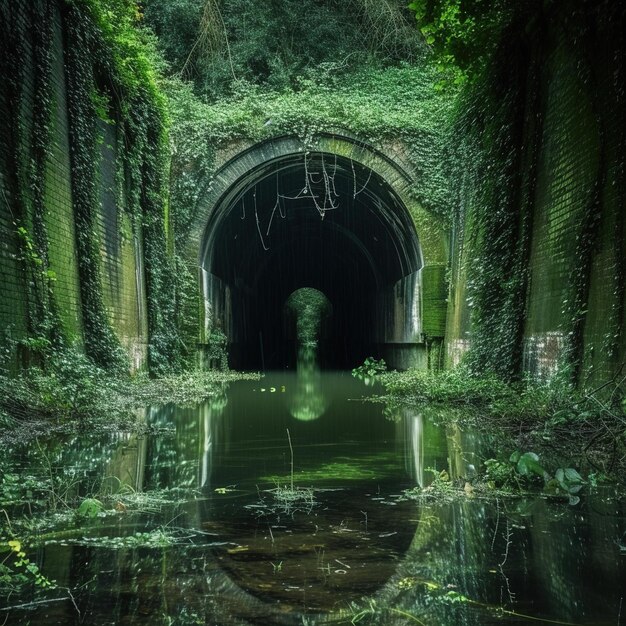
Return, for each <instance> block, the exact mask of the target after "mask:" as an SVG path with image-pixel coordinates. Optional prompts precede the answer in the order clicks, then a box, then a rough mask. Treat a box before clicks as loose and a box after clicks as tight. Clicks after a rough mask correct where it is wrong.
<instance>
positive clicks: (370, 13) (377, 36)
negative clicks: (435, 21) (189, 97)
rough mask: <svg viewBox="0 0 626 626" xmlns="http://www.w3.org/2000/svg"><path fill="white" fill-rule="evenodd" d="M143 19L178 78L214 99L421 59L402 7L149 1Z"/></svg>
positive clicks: (302, 0)
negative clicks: (332, 70)
mask: <svg viewBox="0 0 626 626" xmlns="http://www.w3.org/2000/svg"><path fill="white" fill-rule="evenodd" d="M145 17H146V22H147V24H148V25H149V26H150V27H152V28H153V29H154V31H155V32H156V34H157V36H158V37H159V43H160V46H161V49H162V50H163V52H164V54H165V56H166V58H167V59H168V60H169V61H170V63H171V64H172V69H173V70H174V72H175V73H182V75H183V76H185V77H189V78H192V79H193V80H194V82H195V84H196V88H197V89H198V90H199V91H200V92H202V93H205V94H209V95H210V96H211V97H214V98H215V97H217V98H219V97H222V96H224V95H226V94H228V93H229V92H230V91H231V89H232V88H233V86H236V84H237V82H238V81H245V82H248V83H253V84H258V85H265V86H268V87H270V88H271V89H277V90H283V89H285V88H288V87H296V86H297V83H298V77H300V76H302V75H303V74H314V73H317V71H318V68H319V67H321V66H323V65H324V64H326V63H331V64H335V65H336V66H337V67H338V68H340V71H341V72H342V73H344V72H349V71H351V70H353V69H354V68H358V67H360V66H362V65H364V64H370V65H372V64H378V65H382V64H389V63H393V62H397V61H399V60H402V59H411V60H413V59H415V58H416V57H418V56H419V55H421V54H423V45H422V44H421V41H420V37H419V34H418V33H417V31H416V29H414V28H413V26H412V24H411V23H410V13H409V12H408V11H407V10H406V8H405V6H404V4H403V3H402V2H400V1H398V0H377V1H375V2H373V1H372V0H349V1H348V2H335V1H333V2H329V3H320V2H316V1H315V0H281V1H280V2H277V1H273V2H266V3H261V4H258V3H257V4H251V3H249V2H245V1H244V0H220V1H217V0H208V1H206V2H202V1H200V0H175V1H174V2H170V1H167V2H166V1H164V0H149V1H148V2H146V10H145Z"/></svg>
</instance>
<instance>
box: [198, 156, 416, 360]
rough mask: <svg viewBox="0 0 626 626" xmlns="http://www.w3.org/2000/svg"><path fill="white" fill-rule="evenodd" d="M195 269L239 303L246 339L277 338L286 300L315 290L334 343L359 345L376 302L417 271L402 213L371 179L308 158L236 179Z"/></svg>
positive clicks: (347, 165) (328, 160)
mask: <svg viewBox="0 0 626 626" xmlns="http://www.w3.org/2000/svg"><path fill="white" fill-rule="evenodd" d="M201 262H202V266H203V268H204V269H205V270H206V271H208V272H210V273H211V274H213V275H214V276H217V277H218V278H219V279H220V280H221V281H223V282H224V283H225V284H226V285H228V287H229V289H230V290H231V292H232V293H233V294H237V297H238V298H240V299H244V300H245V301H246V302H245V305H246V306H245V307H241V306H240V307H239V308H247V310H249V311H250V312H249V314H248V319H247V320H244V321H243V322H242V324H243V326H245V334H247V335H250V334H252V335H254V334H256V333H258V332H263V333H265V336H266V337H271V336H272V335H278V334H279V330H278V326H277V325H278V321H277V320H278V318H280V316H281V311H282V307H283V305H284V303H285V301H286V299H287V298H288V296H289V294H291V293H292V292H293V291H294V290H296V289H298V288H301V287H314V288H316V289H319V290H320V291H322V292H323V293H324V294H325V295H326V296H327V297H328V298H329V300H330V301H331V304H332V306H333V311H334V317H335V318H336V319H335V322H336V324H335V326H336V328H335V334H336V335H337V336H339V335H341V336H346V335H351V334H352V335H356V334H360V335H361V337H365V336H366V335H367V333H368V328H367V325H368V324H369V325H370V328H369V333H370V335H371V324H372V323H373V315H374V311H373V308H372V301H373V299H374V298H375V296H376V294H377V293H378V292H379V291H380V290H381V289H383V288H385V287H386V286H391V285H393V284H394V283H395V282H397V281H398V280H400V279H401V278H402V277H403V276H406V275H408V274H411V273H412V272H415V271H416V270H418V269H419V268H420V267H421V256H420V248H419V243H418V239H417V235H416V232H415V227H414V225H413V222H412V220H411V217H410V215H409V213H408V211H407V209H406V208H405V207H404V205H403V204H402V203H401V201H400V200H399V199H398V197H397V196H396V194H395V193H394V192H393V190H392V189H391V188H390V186H389V185H388V184H387V183H386V182H385V181H384V180H383V179H382V178H381V177H380V176H379V175H378V174H376V173H375V172H373V171H372V170H370V169H367V168H365V167H363V166H362V165H360V164H357V163H356V162H353V161H351V160H350V159H347V158H344V157H336V156H334V155H329V154H321V153H314V154H307V155H304V154H296V155H290V156H288V157H283V158H281V159H278V160H274V161H271V162H267V163H265V164H263V165H262V166H260V167H258V168H257V169H255V170H253V171H250V172H248V173H247V174H246V175H245V176H243V177H241V178H240V180H239V181H238V182H237V183H236V184H234V185H233V186H232V187H231V188H230V190H229V191H228V192H227V193H226V195H225V196H224V197H223V198H222V201H221V202H220V203H219V204H218V206H217V207H216V208H215V210H214V212H213V215H212V219H211V220H210V222H209V224H208V226H207V229H206V231H205V237H204V242H203V252H202V259H201ZM271 326H274V327H275V330H274V331H273V333H272V331H270V330H269V327H271ZM234 334H236V335H238V336H241V335H242V329H241V328H240V329H236V332H235V333H234ZM364 341H365V340H364V339H363V340H361V341H360V344H364ZM357 343H358V342H357ZM363 350H365V347H364V345H362V347H361V349H360V350H357V352H359V353H360V352H361V351H363ZM360 357H361V355H360V354H359V357H358V358H360Z"/></svg>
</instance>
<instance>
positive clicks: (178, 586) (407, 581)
mask: <svg viewBox="0 0 626 626" xmlns="http://www.w3.org/2000/svg"><path fill="white" fill-rule="evenodd" d="M374 391H378V390H374ZM370 393H372V389H371V388H368V387H366V386H365V385H364V384H363V383H361V382H359V381H357V380H355V379H353V378H352V377H351V376H350V375H349V374H347V373H333V372H323V373H319V372H315V371H307V372H304V373H302V372H301V373H300V375H297V374H295V373H286V372H277V373H272V374H269V375H267V376H266V377H265V378H263V379H262V381H260V382H259V381H240V382H236V383H231V384H230V386H229V388H228V389H225V390H224V393H223V394H222V395H220V396H219V397H216V398H213V399H212V400H210V401H207V402H205V403H204V404H202V405H200V406H196V407H178V406H173V405H168V406H164V407H159V408H153V409H151V410H149V411H148V412H147V417H146V419H147V421H148V425H149V426H150V427H151V431H150V432H151V433H152V434H150V435H146V436H141V437H139V436H135V435H132V436H130V435H125V436H122V435H119V434H118V435H109V436H98V437H93V436H91V437H90V436H82V437H72V438H69V439H66V440H63V441H49V442H47V443H46V444H45V445H44V444H43V442H40V444H41V445H42V446H43V447H44V450H43V451H42V452H43V453H45V455H46V458H47V459H48V460H49V462H50V464H51V466H52V468H53V471H56V472H62V473H63V475H64V476H66V477H68V476H71V477H76V481H75V484H76V485H79V488H81V489H83V490H84V493H85V494H88V493H89V494H92V493H93V492H94V491H95V492H96V494H97V495H101V497H102V499H104V498H105V496H106V498H107V501H108V502H113V503H115V505H114V506H115V507H116V508H117V509H118V510H117V511H111V512H109V513H107V514H105V513H104V512H103V513H101V514H99V515H98V516H97V517H95V518H94V519H93V520H91V521H90V522H88V523H87V524H85V523H80V524H77V523H76V522H71V523H68V522H66V523H65V524H66V525H65V527H63V528H61V529H59V527H58V524H57V526H55V524H54V522H51V524H50V527H49V528H43V529H41V531H40V532H41V534H42V535H43V538H42V542H41V547H40V548H39V549H38V551H37V552H36V553H32V554H30V555H29V556H30V557H31V559H32V560H33V561H36V562H37V563H38V564H39V565H40V567H41V569H42V571H43V572H44V574H45V575H47V576H48V577H49V578H51V579H55V580H56V581H57V584H58V585H59V586H60V587H67V588H69V589H70V590H71V595H72V597H70V594H69V593H64V592H63V591H59V590H56V591H55V592H53V593H52V595H50V596H48V597H49V598H50V599H51V601H50V602H45V603H42V604H36V605H32V604H31V605H28V606H23V607H21V608H13V609H11V610H8V611H7V610H3V611H2V612H0V625H1V624H2V623H3V621H4V619H5V617H6V620H7V621H6V622H5V623H6V624H25V625H27V624H32V625H35V624H37V625H52V624H94V625H105V624H129V625H130V624H133V625H134V624H150V625H153V626H158V625H161V624H163V625H170V624H172V625H173V624H177V625H178V624H180V625H185V624H207V625H208V624H210V625H216V626H222V625H224V626H227V625H228V626H230V625H236V624H259V625H261V624H263V625H282V624H284V625H296V624H302V625H307V624H309V625H313V624H326V623H337V624H350V623H351V622H353V623H358V624H390V625H391V624H398V625H401V624H422V625H426V626H437V625H455V624H459V625H462V626H474V625H476V626H478V625H490V624H539V623H545V624H549V623H557V624H586V625H592V624H593V625H598V626H601V625H605V624H606V625H607V626H608V625H611V626H616V625H617V626H619V625H620V624H621V625H626V606H623V605H624V604H625V601H624V598H625V597H626V549H624V547H623V545H624V542H625V541H626V537H625V532H626V515H625V511H626V507H625V506H624V503H623V502H620V501H618V500H611V499H610V498H608V497H607V495H606V494H603V495H602V497H601V495H600V494H596V495H595V496H594V495H587V496H583V498H582V500H581V502H580V503H579V504H578V505H577V506H574V507H571V506H568V505H567V504H565V503H558V502H552V501H548V500H545V499H542V498H540V497H538V498H536V499H532V500H529V499H523V500H519V499H518V500H506V501H505V500H502V499H500V500H498V501H494V502H488V501H484V500H480V499H478V498H474V497H471V496H468V497H466V498H464V497H460V498H456V499H454V500H453V501H446V502H441V501H436V500H434V501H425V502H419V503H418V502H414V501H411V500H407V499H405V498H403V497H402V494H403V490H405V489H409V488H412V487H415V486H416V485H419V486H425V485H427V484H428V483H429V480H430V479H431V477H432V472H430V471H429V468H433V469H435V470H436V471H441V470H443V469H446V470H447V472H448V473H449V475H450V476H451V477H452V478H453V479H454V478H456V477H459V476H467V475H470V474H471V472H472V471H473V470H472V466H474V467H480V464H481V463H482V461H483V460H484V459H485V458H488V457H489V454H490V451H489V446H488V444H487V443H486V442H484V441H481V440H480V438H478V437H477V436H476V435H475V434H472V433H467V432H462V431H461V430H460V429H458V428H456V427H453V426H447V427H444V426H436V425H435V424H433V423H432V422H431V421H429V419H428V417H427V416H425V415H424V414H423V413H422V412H420V411H417V410H406V409H405V410H402V411H400V412H396V413H391V414H390V412H389V411H386V412H385V411H384V406H383V405H382V404H379V403H372V402H365V401H363V400H362V398H363V397H364V396H367V395H368V394H370ZM290 443H291V448H292V449H293V481H294V482H293V490H292V483H291V480H292V479H291V463H292V454H291V450H290ZM15 453H16V454H17V455H19V454H22V457H21V458H22V461H21V463H22V465H23V471H24V472H27V471H28V463H29V462H30V461H29V459H30V457H29V456H28V454H27V453H26V452H25V451H22V452H20V451H19V450H18V451H16V452H15ZM59 530H61V532H59ZM46 537H47V539H46ZM2 601H4V602H5V604H7V600H6V599H4V600H2ZM20 602H23V600H21V601H20ZM16 604H19V602H18V601H17V600H15V599H11V598H9V600H8V605H11V606H14V605H16Z"/></svg>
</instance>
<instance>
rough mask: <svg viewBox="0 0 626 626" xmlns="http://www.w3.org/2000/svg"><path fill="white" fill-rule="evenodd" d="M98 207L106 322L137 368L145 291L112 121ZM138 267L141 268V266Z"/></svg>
mask: <svg viewBox="0 0 626 626" xmlns="http://www.w3.org/2000/svg"><path fill="white" fill-rule="evenodd" d="M100 130H101V135H102V144H101V161H100V178H99V192H100V206H99V211H98V219H97V222H98V233H97V235H98V237H99V240H100V257H101V261H102V274H101V277H102V288H103V295H104V302H105V306H106V308H107V311H108V314H109V319H110V321H111V324H112V325H113V328H114V329H115V331H116V334H117V336H118V338H119V339H120V341H121V342H122V345H123V346H124V348H126V350H127V351H128V353H129V356H130V358H131V361H132V363H133V367H134V368H137V367H139V366H141V364H142V363H144V362H145V359H146V357H147V342H146V337H147V320H146V318H145V311H144V309H145V307H142V302H143V301H144V300H145V288H144V285H143V280H142V279H141V278H140V277H139V274H138V272H137V266H138V264H141V260H140V257H141V255H142V253H143V252H142V249H141V246H140V240H139V238H138V237H135V232H134V228H133V224H132V219H131V216H130V215H129V214H128V212H127V211H126V210H125V208H124V206H120V204H122V203H123V195H122V194H120V193H119V192H118V187H119V184H118V183H119V181H118V166H119V165H118V156H119V155H118V146H119V142H118V134H117V129H116V125H115V123H113V122H109V123H104V122H102V123H101V124H100ZM140 266H141V265H140Z"/></svg>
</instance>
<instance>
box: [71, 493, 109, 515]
mask: <svg viewBox="0 0 626 626" xmlns="http://www.w3.org/2000/svg"><path fill="white" fill-rule="evenodd" d="M103 508H104V506H103V504H102V502H100V500H97V499H96V498H85V499H84V500H83V501H82V502H81V503H80V506H79V507H78V508H77V509H76V515H77V516H78V517H84V518H87V519H93V518H94V517H98V514H99V513H101V512H102V510H103Z"/></svg>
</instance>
